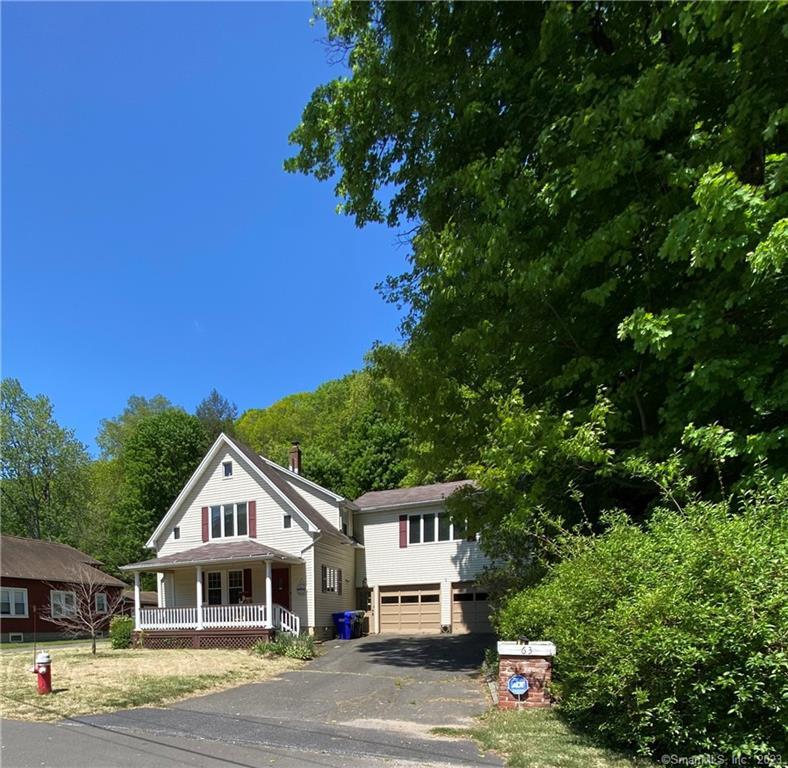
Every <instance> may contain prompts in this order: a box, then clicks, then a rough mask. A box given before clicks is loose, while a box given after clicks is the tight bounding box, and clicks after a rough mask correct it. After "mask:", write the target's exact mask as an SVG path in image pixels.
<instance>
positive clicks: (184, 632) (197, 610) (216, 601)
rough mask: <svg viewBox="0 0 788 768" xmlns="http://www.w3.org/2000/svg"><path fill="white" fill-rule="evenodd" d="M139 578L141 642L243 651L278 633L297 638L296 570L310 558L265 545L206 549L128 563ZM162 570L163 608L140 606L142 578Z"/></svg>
mask: <svg viewBox="0 0 788 768" xmlns="http://www.w3.org/2000/svg"><path fill="white" fill-rule="evenodd" d="M124 569H125V570H128V571H133V573H134V639H135V644H138V645H142V646H144V647H149V648H241V647H248V646H250V645H253V644H254V643H256V642H258V641H259V640H267V639H271V638H272V637H274V636H275V634H276V633H277V632H287V633H289V634H293V635H298V634H300V632H301V616H299V614H298V613H296V612H295V611H293V610H290V608H291V606H292V604H293V600H292V593H291V584H292V583H293V581H294V579H293V578H291V570H293V571H295V572H296V574H295V575H297V576H299V577H300V572H301V571H303V560H301V558H297V557H293V556H291V555H288V554H287V553H284V552H279V551H278V550H272V549H271V548H269V547H265V546H263V545H261V544H259V543H258V542H252V541H248V540H246V541H239V542H232V543H229V542H228V543H217V544H207V545H204V546H202V547H196V548H194V549H192V550H187V551H185V552H180V553H177V554H174V555H168V556H163V557H159V558H155V559H153V560H146V561H144V562H140V563H133V564H131V565H128V566H124ZM144 572H155V573H157V579H158V583H159V589H158V595H159V607H157V608H143V607H142V605H141V603H140V575H141V573H144Z"/></svg>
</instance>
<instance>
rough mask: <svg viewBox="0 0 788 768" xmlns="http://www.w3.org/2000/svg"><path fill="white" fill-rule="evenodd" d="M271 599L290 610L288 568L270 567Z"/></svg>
mask: <svg viewBox="0 0 788 768" xmlns="http://www.w3.org/2000/svg"><path fill="white" fill-rule="evenodd" d="M271 582H272V585H271V587H272V589H271V599H272V600H273V601H274V602H275V603H279V605H281V606H282V608H287V610H288V611H289V610H290V569H289V568H272V569H271Z"/></svg>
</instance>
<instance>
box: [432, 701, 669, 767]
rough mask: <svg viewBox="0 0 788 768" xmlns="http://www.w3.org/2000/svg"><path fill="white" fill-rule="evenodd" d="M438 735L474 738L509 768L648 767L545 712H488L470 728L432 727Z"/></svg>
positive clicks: (645, 762) (553, 714)
mask: <svg viewBox="0 0 788 768" xmlns="http://www.w3.org/2000/svg"><path fill="white" fill-rule="evenodd" d="M432 732H433V733H435V734H436V735H441V736H462V737H463V738H468V737H470V738H473V739H475V740H476V741H477V742H478V743H479V744H480V745H481V746H482V747H484V749H488V750H493V751H495V752H498V753H500V754H502V755H504V757H505V758H506V765H507V766H509V768H648V766H651V765H654V764H653V763H651V762H650V761H645V760H639V759H636V758H633V757H630V756H628V755H623V754H621V753H619V752H614V751H611V750H609V749H604V748H603V747H600V746H597V745H596V744H594V743H593V742H592V741H591V739H589V738H588V737H587V736H584V735H582V734H579V733H576V732H575V731H573V730H571V729H570V728H569V727H568V726H567V725H566V723H564V721H563V720H561V719H560V718H559V717H558V716H557V715H556V713H555V712H552V711H550V710H545V709H532V710H527V709H526V710H523V711H521V712H501V711H499V710H495V709H494V710H491V711H490V712H488V713H487V714H486V715H484V717H482V718H480V719H479V721H478V723H477V725H474V726H472V727H470V728H433V729H432Z"/></svg>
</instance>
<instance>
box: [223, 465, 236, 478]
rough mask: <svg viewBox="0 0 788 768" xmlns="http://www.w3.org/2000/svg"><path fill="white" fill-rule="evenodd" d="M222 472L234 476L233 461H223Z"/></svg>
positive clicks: (227, 475)
mask: <svg viewBox="0 0 788 768" xmlns="http://www.w3.org/2000/svg"><path fill="white" fill-rule="evenodd" d="M222 473H223V474H224V477H232V476H233V463H232V461H223V462H222Z"/></svg>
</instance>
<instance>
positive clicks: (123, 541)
mask: <svg viewBox="0 0 788 768" xmlns="http://www.w3.org/2000/svg"><path fill="white" fill-rule="evenodd" d="M209 445H210V441H209V439H208V436H207V435H206V433H205V430H204V429H203V426H202V424H201V423H200V420H199V419H198V418H197V417H196V416H192V415H190V414H188V413H186V412H185V411H182V410H180V409H178V408H170V409H168V410H165V411H162V412H160V413H154V414H151V415H148V416H145V417H144V418H142V419H140V420H139V421H137V423H136V424H135V425H134V427H133V429H132V430H131V431H130V433H129V435H128V437H127V439H126V441H125V443H124V445H123V450H122V452H121V454H120V456H119V457H118V461H119V463H120V469H121V474H122V478H123V486H122V490H121V493H120V494H119V498H117V499H116V503H115V506H114V507H113V509H112V510H111V512H110V517H111V530H112V537H111V546H112V552H111V557H110V561H111V563H112V564H113V565H121V564H123V563H124V562H130V561H132V560H135V559H137V558H140V557H143V556H144V553H145V549H144V546H145V541H146V540H147V539H148V537H149V536H150V535H151V533H153V530H154V529H155V527H156V526H157V525H158V524H159V522H160V521H161V519H162V518H163V517H164V515H165V514H166V512H167V510H168V509H169V508H170V506H171V505H172V502H173V501H174V500H175V498H176V497H177V495H178V494H179V493H180V491H181V490H182V489H183V486H184V485H185V484H186V482H187V481H188V479H189V477H190V476H191V475H192V473H193V472H194V470H195V469H196V468H197V465H198V464H199V463H200V461H201V460H202V458H203V456H204V455H205V452H206V451H207V449H208V447H209Z"/></svg>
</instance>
